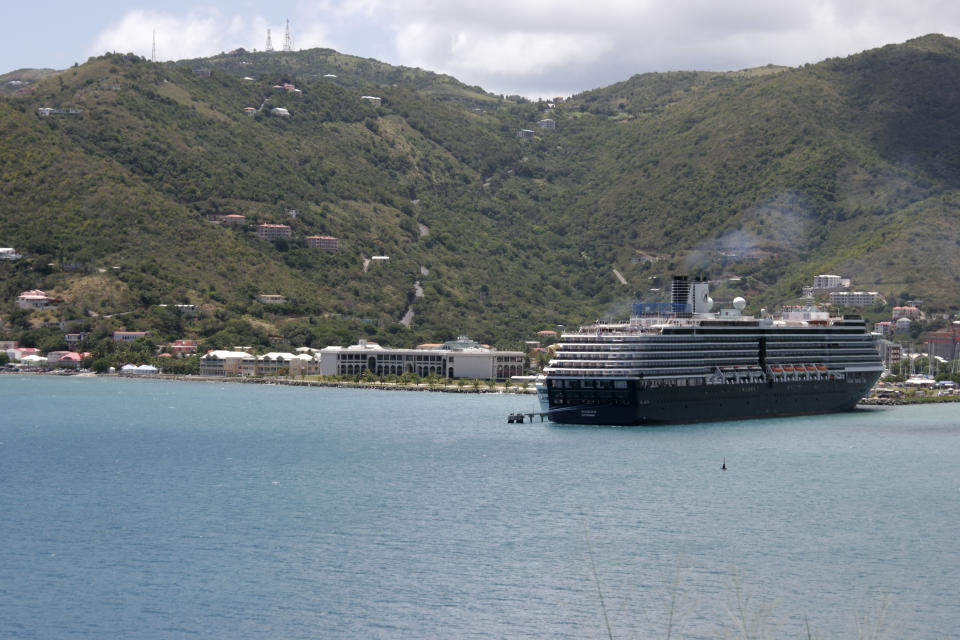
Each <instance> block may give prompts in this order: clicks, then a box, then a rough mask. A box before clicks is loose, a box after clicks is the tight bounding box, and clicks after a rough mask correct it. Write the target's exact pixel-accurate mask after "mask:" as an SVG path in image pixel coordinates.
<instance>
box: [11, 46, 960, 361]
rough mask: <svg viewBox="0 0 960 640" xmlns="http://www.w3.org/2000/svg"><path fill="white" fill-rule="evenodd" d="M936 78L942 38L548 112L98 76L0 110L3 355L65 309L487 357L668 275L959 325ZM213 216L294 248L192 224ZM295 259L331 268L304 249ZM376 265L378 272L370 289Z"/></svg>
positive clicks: (209, 74) (57, 83)
mask: <svg viewBox="0 0 960 640" xmlns="http://www.w3.org/2000/svg"><path fill="white" fill-rule="evenodd" d="M244 62H247V63H248V64H242V63H244ZM331 75H333V76H336V77H335V78H331V77H330V76H331ZM244 78H255V79H254V80H244ZM956 80H960V41H957V40H955V39H952V38H947V37H945V36H939V35H930V36H925V37H923V38H917V39H914V40H910V41H908V42H907V43H904V44H900V45H888V46H886V47H881V48H878V49H874V50H870V51H866V52H863V53H860V54H856V55H854V56H849V57H846V58H838V59H830V60H826V61H823V62H821V63H818V64H815V65H805V66H803V67H797V68H781V67H772V66H768V67H761V68H758V69H755V70H742V71H738V72H727V73H713V72H710V73H707V72H672V73H669V74H642V75H638V76H633V77H632V78H630V79H628V80H625V81H623V82H620V83H616V84H615V85H611V86H610V87H606V88H602V89H596V90H593V91H589V92H583V93H581V94H577V95H575V96H572V97H570V98H569V99H567V100H564V101H563V102H561V103H559V104H556V105H553V106H551V105H547V104H546V103H542V102H530V101H525V100H506V99H502V98H501V97H498V96H494V95H492V94H488V93H486V92H484V91H483V90H482V89H480V88H478V87H469V86H467V85H465V84H463V83H459V82H458V81H456V80H455V79H453V78H450V77H449V76H443V75H441V74H433V73H432V72H426V71H422V70H414V69H409V68H403V67H391V66H390V65H385V64H383V63H378V62H376V61H370V60H364V59H360V58H355V57H352V56H345V55H343V54H339V53H337V52H334V51H332V50H310V51H308V52H292V53H291V52H282V53H280V52H274V53H264V52H260V53H255V52H246V51H242V50H238V51H236V52H231V53H229V54H222V55H220V56H214V57H212V58H206V59H197V60H188V61H178V62H174V63H150V62H148V61H146V60H143V59H142V58H139V57H137V56H132V55H123V54H109V55H106V56H101V57H98V58H94V59H91V60H90V61H88V62H87V63H85V64H83V65H79V66H78V67H75V68H72V69H68V70H65V71H62V72H59V73H58V74H56V75H54V76H49V77H46V78H43V79H41V80H40V81H39V82H37V83H35V84H33V85H31V86H32V87H33V88H32V90H31V91H30V92H27V93H19V94H16V95H12V96H7V97H4V98H0V131H2V132H3V142H2V143H0V145H2V146H0V170H2V171H3V175H4V181H3V182H4V184H3V187H2V189H0V233H2V236H0V244H4V246H7V245H9V246H14V247H16V248H17V249H18V250H22V251H24V252H26V253H27V254H28V260H25V261H21V262H20V263H13V264H4V265H0V269H2V270H3V273H2V275H3V276H4V287H3V294H4V296H3V300H4V301H5V302H4V303H3V304H2V305H0V315H2V316H4V318H5V320H7V324H8V327H9V328H8V334H15V333H17V332H18V331H23V330H25V329H26V327H27V326H28V325H29V324H30V323H35V322H36V321H37V320H38V319H39V318H40V317H41V316H42V315H43V314H34V316H33V317H29V318H27V317H24V316H23V314H18V313H17V312H16V311H14V309H13V304H12V299H13V298H15V297H16V294H17V293H18V292H19V290H24V289H29V288H50V289H52V290H56V291H60V292H62V293H64V294H65V297H67V298H68V302H69V303H70V304H69V305H68V306H67V307H66V308H64V309H61V310H58V311H56V312H46V317H48V320H50V319H54V316H71V317H76V318H82V319H84V322H85V323H86V324H88V325H90V324H97V323H98V322H102V320H97V319H96V318H101V317H102V316H103V315H112V314H113V313H119V312H130V311H131V310H132V311H133V313H130V314H129V315H128V316H126V317H125V318H126V319H125V320H124V322H126V323H129V324H131V325H136V326H140V327H146V326H149V324H150V322H151V320H150V314H149V312H148V311H147V310H148V309H150V308H151V307H152V306H155V305H158V304H169V303H173V302H177V303H190V304H197V305H199V306H201V307H202V308H203V309H204V311H203V314H204V318H202V319H201V320H199V321H197V322H194V323H193V324H191V323H188V324H187V326H183V325H175V326H178V328H179V331H181V332H185V333H190V334H192V335H197V336H200V337H204V338H212V336H216V335H218V332H222V331H224V330H225V327H226V326H227V325H228V324H230V323H231V322H234V321H236V320H238V319H245V321H247V322H249V321H255V322H258V323H261V324H262V326H270V327H273V329H272V331H273V332H275V333H277V334H280V335H281V336H284V335H285V332H286V333H290V335H291V336H297V337H296V338H294V339H293V341H294V342H299V343H301V344H307V343H310V344H321V343H323V342H325V341H329V340H333V339H335V338H336V339H342V338H343V337H344V336H345V335H346V334H345V332H349V331H352V332H353V333H354V334H356V333H357V332H364V333H365V335H368V336H372V337H374V338H376V337H379V338H381V339H383V340H384V341H389V342H391V343H394V344H412V343H416V342H417V341H424V340H428V339H429V340H430V341H435V340H438V339H447V338H450V337H455V336H456V335H457V334H458V333H471V334H474V335H475V336H476V337H478V338H480V339H482V340H483V341H486V342H501V343H504V345H505V346H510V345H517V344H519V343H520V342H521V341H522V340H523V339H524V337H526V336H528V335H529V334H530V332H531V331H532V330H533V329H536V328H544V327H552V326H555V325H557V324H576V323H577V322H586V321H591V320H592V319H593V318H594V317H599V316H605V315H619V314H625V313H627V312H628V310H629V304H630V302H631V301H633V300H634V299H636V298H637V297H638V296H640V297H643V298H644V299H651V298H655V297H657V296H661V295H663V293H662V291H661V292H659V293H658V292H656V291H651V289H658V288H660V287H656V286H651V285H653V284H656V283H658V282H662V281H663V279H664V278H665V277H667V276H668V275H669V273H671V272H688V273H692V274H694V275H699V276H702V277H705V278H708V279H711V280H713V281H715V282H716V283H717V294H716V296H715V297H717V298H718V299H724V298H732V297H733V296H734V295H741V294H745V293H747V294H750V295H751V296H752V298H754V299H755V300H756V303H755V304H756V305H757V306H758V308H759V306H760V305H763V306H767V307H771V306H773V305H774V304H776V303H777V302H789V301H791V300H793V299H796V297H797V296H798V295H799V294H800V289H801V288H802V286H803V285H805V284H809V282H810V279H811V278H812V276H813V275H816V274H817V273H822V272H827V271H831V272H836V271H840V272H842V273H843V274H844V275H848V276H851V277H853V279H854V282H855V285H856V286H858V287H860V286H861V285H862V286H863V287H864V288H874V287H876V288H878V289H882V290H883V293H885V294H886V295H887V296H888V298H890V299H893V300H899V299H904V298H905V297H911V298H916V297H923V298H925V299H926V300H927V302H928V304H929V305H930V307H931V309H942V310H951V309H952V310H956V308H957V305H956V300H955V295H954V292H953V290H954V287H955V277H954V276H952V275H950V274H951V273H956V272H957V269H958V268H960V257H958V253H960V252H957V250H956V247H957V246H958V243H960V232H958V229H960V227H958V225H957V224H956V222H957V211H958V209H957V204H958V202H960V196H958V194H957V192H956V187H957V184H956V183H957V180H958V179H960V178H958V177H960V171H958V169H960V156H958V155H957V152H956V151H955V149H957V143H958V142H960V140H958V137H960V116H958V115H955V113H960V112H958V111H957V110H956V109H955V106H956V103H957V99H958V95H957V92H956V90H955V89H954V87H956V86H960V85H958V84H957V83H956ZM283 83H292V84H295V85H296V87H297V88H299V89H301V92H299V93H297V92H292V91H286V90H283V89H275V88H274V87H275V86H277V85H282V84H283ZM365 95H368V96H376V97H377V98H379V99H380V103H379V105H377V104H374V103H373V102H372V101H371V100H369V99H363V98H362V96H365ZM40 107H54V108H61V109H66V108H73V109H79V110H82V112H81V113H79V114H76V115H57V116H47V117H42V116H39V115H38V114H37V109H39V108H40ZM244 107H253V108H255V109H258V111H257V112H256V113H255V115H253V116H248V115H245V114H244V112H243V108H244ZM273 107H283V108H285V109H287V110H288V112H289V113H290V114H291V115H290V116H289V117H282V116H274V115H271V113H270V109H272V108H273ZM544 118H550V119H552V120H554V121H555V122H556V129H555V130H549V129H541V128H539V127H537V122H538V121H539V120H542V119H544ZM520 129H532V130H535V131H536V134H535V136H534V139H532V140H522V139H519V138H517V131H518V130H520ZM288 210H296V211H297V212H298V215H297V218H296V219H293V218H289V216H288V214H287V211H288ZM223 213H240V214H243V215H245V216H247V220H248V222H249V223H250V225H252V224H254V223H262V222H270V223H285V224H289V225H290V226H291V227H292V232H293V235H292V237H291V238H290V239H289V240H285V241H283V242H279V241H278V242H276V243H268V242H265V241H263V240H260V239H259V238H256V237H255V235H254V234H253V233H252V230H251V229H250V228H249V227H248V228H247V229H228V228H225V227H224V226H223V225H216V224H212V223H211V222H210V219H212V217H213V216H216V215H219V214H223ZM931 221H935V223H936V224H932V223H931ZM311 234H329V235H334V236H336V237H338V238H339V239H340V246H341V250H340V252H339V253H337V254H325V253H323V252H317V251H315V250H310V249H309V248H307V247H306V245H305V243H304V241H303V238H304V237H305V236H307V235H311ZM161 239H162V240H163V241H161ZM373 255H386V256H389V258H390V260H389V261H388V263H387V264H386V265H377V268H375V269H373V270H371V269H370V268H369V263H368V264H367V268H366V269H365V268H364V261H369V259H370V257H371V256H373ZM65 264H71V265H72V264H82V265H87V266H85V267H84V268H85V269H88V270H89V273H77V272H74V271H67V270H64V269H63V265H65ZM50 265H53V266H50ZM114 267H119V268H118V269H114ZM100 269H104V270H105V271H104V272H102V273H101V272H100V271H99V270H100ZM614 270H616V273H617V274H619V275H618V276H616V277H615V275H614ZM621 277H622V278H623V279H624V280H626V282H627V283H628V284H627V285H624V284H622V281H621V280H620V278H621ZM733 278H737V279H736V280H734V279H733ZM100 281H102V286H100V287H99V288H98V287H97V286H95V282H100ZM416 283H419V284H420V286H422V290H423V296H422V297H421V296H420V295H419V294H418V293H416V288H415V284H416ZM74 289H76V290H77V291H78V292H86V293H84V295H87V296H89V295H90V293H89V292H90V291H95V290H99V291H101V292H102V293H101V295H100V297H99V298H96V299H95V301H94V303H93V304H92V305H91V304H89V303H84V301H83V300H82V299H81V298H82V296H81V295H79V293H78V294H77V295H74V293H73V290H74ZM260 293H278V294H281V295H284V296H285V297H286V298H287V300H288V304H287V305H285V306H284V307H282V308H267V307H265V306H264V305H262V304H260V303H257V302H255V299H256V296H257V295H258V294H260ZM91 306H92V307H95V308H91ZM138 308H139V309H140V310H139V311H137V309H138ZM409 311H412V312H413V323H412V328H411V329H407V328H406V327H405V326H403V325H400V324H399V320H400V319H401V318H403V317H404V316H405V315H406V314H407V313H408V312H409ZM93 313H96V314H97V316H93V315H91V314H93ZM344 318H369V319H373V320H375V321H376V322H375V323H374V324H372V325H371V324H369V323H360V324H356V323H355V324H350V323H351V322H353V321H349V320H344ZM65 319H66V318H65ZM11 320H12V321H11ZM204 321H206V322H207V325H205V326H204V325H202V322H204ZM311 323H312V324H311ZM304 327H306V328H304ZM350 327H352V329H351V328H350ZM338 332H339V333H338ZM268 333H269V332H268ZM261 339H262V338H261ZM291 344H293V343H291ZM296 346H299V344H297V345H296Z"/></svg>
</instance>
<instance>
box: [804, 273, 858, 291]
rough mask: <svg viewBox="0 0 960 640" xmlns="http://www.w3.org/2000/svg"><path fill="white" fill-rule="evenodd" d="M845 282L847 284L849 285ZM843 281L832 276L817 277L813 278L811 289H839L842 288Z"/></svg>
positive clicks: (838, 277)
mask: <svg viewBox="0 0 960 640" xmlns="http://www.w3.org/2000/svg"><path fill="white" fill-rule="evenodd" d="M849 282H850V281H849V280H847V284H849ZM843 283H844V280H843V278H841V277H840V276H834V275H819V276H813V288H814V289H839V288H840V287H842V286H844V284H843Z"/></svg>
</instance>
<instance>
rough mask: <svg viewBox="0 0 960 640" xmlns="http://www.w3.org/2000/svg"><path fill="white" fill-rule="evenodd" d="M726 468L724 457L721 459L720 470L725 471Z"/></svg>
mask: <svg viewBox="0 0 960 640" xmlns="http://www.w3.org/2000/svg"><path fill="white" fill-rule="evenodd" d="M726 470H727V459H726V458H724V459H723V464H722V465H720V471H726Z"/></svg>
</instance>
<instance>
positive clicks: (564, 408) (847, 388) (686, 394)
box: [549, 372, 879, 426]
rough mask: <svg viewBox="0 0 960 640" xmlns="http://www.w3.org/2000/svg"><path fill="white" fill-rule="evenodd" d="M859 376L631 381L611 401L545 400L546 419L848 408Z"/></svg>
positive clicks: (633, 419) (622, 420) (651, 421)
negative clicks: (669, 383)
mask: <svg viewBox="0 0 960 640" xmlns="http://www.w3.org/2000/svg"><path fill="white" fill-rule="evenodd" d="M877 377H879V372H878V373H877V374H876V375H873V374H871V375H869V376H867V378H866V379H865V380H863V379H861V380H858V381H856V382H851V381H849V380H812V381H803V382H766V383H747V384H722V385H720V384H718V385H700V386H693V387H660V388H653V389H651V388H639V387H637V386H635V385H633V384H631V385H630V389H629V390H628V393H627V394H623V393H621V394H620V395H619V397H618V398H617V399H616V400H615V401H614V402H609V401H607V400H606V398H604V397H602V395H600V394H597V395H595V396H594V397H592V398H584V400H586V402H583V403H579V402H578V403H576V404H574V403H568V404H558V403H551V405H550V410H549V411H550V413H549V418H550V420H551V421H552V422H557V423H562V424H594V425H622V426H631V425H657V424H670V423H688V422H712V421H717V420H740V419H747V418H765V417H777V416H794V415H807V414H818V413H836V412H841V411H849V410H851V409H853V408H854V407H856V405H857V402H859V400H860V399H861V398H863V397H864V396H866V395H867V393H868V392H869V390H870V387H871V386H873V383H874V382H876V379H877Z"/></svg>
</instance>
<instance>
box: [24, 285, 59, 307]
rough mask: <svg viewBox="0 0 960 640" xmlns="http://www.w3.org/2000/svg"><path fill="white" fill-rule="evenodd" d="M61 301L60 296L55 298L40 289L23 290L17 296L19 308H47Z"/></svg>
mask: <svg viewBox="0 0 960 640" xmlns="http://www.w3.org/2000/svg"><path fill="white" fill-rule="evenodd" d="M61 302H63V300H62V299H61V298H55V297H53V296H51V295H50V294H49V293H47V292H46V291H41V290H40V289H31V290H29V291H24V292H23V293H21V294H20V295H19V296H18V297H17V306H18V307H19V308H21V309H47V308H49V307H52V306H55V305H58V304H60V303H61Z"/></svg>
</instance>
